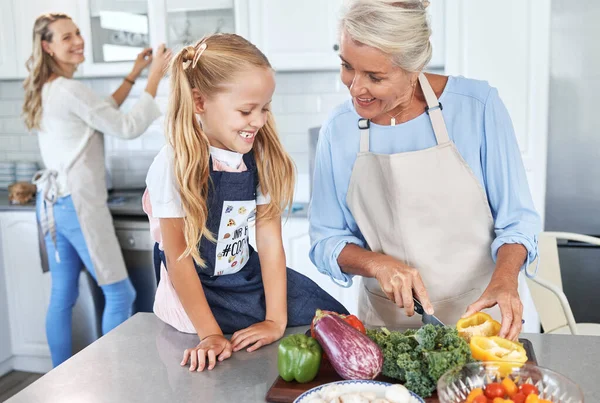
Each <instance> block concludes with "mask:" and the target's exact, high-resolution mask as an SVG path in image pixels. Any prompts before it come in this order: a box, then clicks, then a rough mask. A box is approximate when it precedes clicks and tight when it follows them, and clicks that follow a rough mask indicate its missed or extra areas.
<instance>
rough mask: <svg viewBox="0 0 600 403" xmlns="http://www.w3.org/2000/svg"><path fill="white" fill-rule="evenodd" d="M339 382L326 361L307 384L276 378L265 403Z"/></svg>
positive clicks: (432, 400)
mask: <svg viewBox="0 0 600 403" xmlns="http://www.w3.org/2000/svg"><path fill="white" fill-rule="evenodd" d="M519 341H520V342H521V343H523V347H524V348H525V351H526V352H527V357H528V358H529V360H528V361H527V362H528V363H529V364H534V365H537V359H536V357H535V353H534V351H533V345H532V344H531V342H530V341H529V340H527V339H519ZM341 380H342V378H341V377H340V376H339V375H338V374H337V373H336V372H335V370H334V369H333V367H332V366H331V364H330V363H329V361H326V362H323V363H322V364H321V368H320V369H319V373H318V374H317V377H316V378H315V379H314V380H313V381H311V382H308V383H298V382H286V381H284V380H283V379H281V377H279V376H278V377H277V379H276V380H275V382H273V385H271V388H270V389H269V391H268V392H267V397H266V400H267V402H272V403H293V402H294V400H295V399H296V398H297V397H298V396H300V395H301V394H302V393H304V392H306V391H307V390H310V389H312V388H316V387H317V386H321V385H324V384H326V383H329V382H335V381H341ZM376 380H377V381H382V382H389V383H398V381H397V380H396V379H392V378H388V377H386V376H383V375H380V376H378V377H377V379H376ZM425 402H426V403H439V400H438V398H437V393H436V392H434V393H433V396H431V397H428V398H426V399H425Z"/></svg>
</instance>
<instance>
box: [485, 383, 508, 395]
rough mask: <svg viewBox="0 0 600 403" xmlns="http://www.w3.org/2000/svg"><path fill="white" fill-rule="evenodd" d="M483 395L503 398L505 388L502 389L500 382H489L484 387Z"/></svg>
mask: <svg viewBox="0 0 600 403" xmlns="http://www.w3.org/2000/svg"><path fill="white" fill-rule="evenodd" d="M485 395H486V397H487V398H488V399H493V398H495V397H501V398H504V396H506V389H504V386H502V384H500V383H497V382H493V383H489V384H487V385H486V387H485Z"/></svg>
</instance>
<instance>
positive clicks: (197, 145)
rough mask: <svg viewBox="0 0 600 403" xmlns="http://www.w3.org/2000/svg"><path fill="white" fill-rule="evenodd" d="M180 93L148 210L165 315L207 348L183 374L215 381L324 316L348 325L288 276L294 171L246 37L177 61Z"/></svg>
mask: <svg viewBox="0 0 600 403" xmlns="http://www.w3.org/2000/svg"><path fill="white" fill-rule="evenodd" d="M170 90H171V93H170V96H169V111H168V114H167V132H168V144H167V145H166V146H164V147H163V149H162V150H161V151H160V152H159V154H158V155H157V156H156V158H155V159H154V162H153V163H152V165H151V167H150V170H149V171H148V176H147V178H146V184H147V187H148V191H147V193H146V194H145V195H144V205H145V209H146V212H147V213H148V214H149V216H150V217H151V221H150V223H151V227H153V228H154V231H153V236H154V239H155V240H156V241H157V244H158V250H157V251H158V253H159V254H160V260H161V267H160V270H161V275H160V283H159V285H158V290H157V291H156V299H155V302H154V312H155V313H156V315H157V316H158V317H159V318H160V319H162V320H163V321H165V322H166V323H168V324H170V325H171V326H173V327H175V328H176V329H178V330H180V331H182V332H187V333H195V334H197V335H198V338H199V342H198V344H197V345H196V346H195V347H193V348H189V349H187V350H185V352H184V355H183V360H182V361H181V365H186V364H187V362H188V361H189V363H190V366H189V369H190V370H191V371H193V370H197V371H202V370H204V369H205V368H208V369H209V370H210V369H212V368H214V366H215V364H216V361H217V359H218V360H219V361H222V360H224V359H226V358H228V357H229V356H230V355H231V353H232V351H233V352H235V351H238V350H241V349H243V348H246V349H247V350H248V351H254V350H256V349H258V348H260V347H261V346H265V345H267V344H270V343H273V342H274V341H276V340H278V339H279V338H281V336H283V333H284V331H285V328H286V326H299V325H308V324H309V323H310V322H311V320H312V318H313V316H314V314H315V311H316V309H317V308H321V309H326V310H331V311H335V312H339V313H344V314H345V313H347V311H346V309H345V308H344V307H343V306H342V305H341V304H340V303H339V302H338V301H336V300H335V299H334V298H333V297H331V296H330V295H329V294H327V293H326V292H325V291H323V290H322V289H321V288H319V286H318V285H317V284H315V283H314V282H313V281H311V280H310V279H308V278H307V277H305V276H303V275H301V274H299V273H297V272H295V271H293V270H291V269H286V265H285V253H284V250H283V240H282V238H281V214H282V213H283V210H284V208H285V207H286V206H289V205H290V204H291V202H292V197H293V189H294V167H293V164H292V160H291V158H290V156H289V155H288V154H287V153H286V152H285V150H284V148H283V146H282V144H281V141H280V140H279V136H278V134H277V131H276V129H275V122H274V119H273V115H272V114H271V111H270V106H271V99H272V97H273V92H274V90H275V77H274V72H273V69H272V68H271V65H270V64H269V61H268V60H267V58H266V57H265V55H264V54H263V53H262V52H261V51H260V50H258V49H257V48H256V47H255V46H254V45H252V44H251V43H250V42H248V41H247V40H245V39H244V38H242V37H240V36H238V35H233V34H218V35H213V36H209V37H207V38H205V39H203V40H201V41H198V42H197V43H196V44H195V45H194V46H187V47H185V48H183V49H182V50H181V51H180V52H179V53H178V54H177V55H176V56H175V57H174V58H173V62H172V63H171V86H170ZM249 223H251V224H249ZM254 224H255V225H256V246H257V251H255V250H254V249H253V248H252V246H250V245H249V232H248V231H249V225H254ZM155 250H156V249H155ZM226 333H233V336H232V337H231V340H228V339H227V338H225V336H224V334H226ZM207 361H208V365H207Z"/></svg>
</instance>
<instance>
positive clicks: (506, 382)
mask: <svg viewBox="0 0 600 403" xmlns="http://www.w3.org/2000/svg"><path fill="white" fill-rule="evenodd" d="M502 386H504V389H506V394H507V395H508V396H509V397H513V396H514V395H515V394H516V393H517V392H518V391H519V388H518V387H517V385H515V383H514V382H513V380H512V379H510V378H504V379H503V380H502Z"/></svg>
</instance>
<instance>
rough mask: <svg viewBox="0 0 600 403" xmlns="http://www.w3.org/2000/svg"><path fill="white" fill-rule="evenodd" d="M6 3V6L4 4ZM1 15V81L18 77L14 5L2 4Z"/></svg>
mask: <svg viewBox="0 0 600 403" xmlns="http://www.w3.org/2000/svg"><path fill="white" fill-rule="evenodd" d="M4 3H6V4H4ZM2 10H3V12H2V13H0V43H1V44H2V46H0V79H1V78H12V77H15V76H16V75H17V60H16V58H15V51H16V46H17V44H16V43H15V21H14V19H13V18H12V15H13V13H12V3H10V2H3V3H2Z"/></svg>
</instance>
